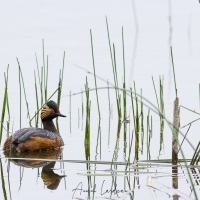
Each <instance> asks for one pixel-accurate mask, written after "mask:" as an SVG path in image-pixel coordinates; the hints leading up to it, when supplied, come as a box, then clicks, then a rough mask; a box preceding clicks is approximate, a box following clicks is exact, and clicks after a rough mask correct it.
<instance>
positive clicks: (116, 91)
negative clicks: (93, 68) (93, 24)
mask: <svg viewBox="0 0 200 200" xmlns="http://www.w3.org/2000/svg"><path fill="white" fill-rule="evenodd" d="M106 27H107V35H108V42H109V50H110V58H111V62H112V68H113V77H114V85H115V95H116V101H117V110H118V118H119V119H120V118H121V98H120V95H119V91H118V90H117V88H118V80H117V70H116V57H115V45H114V44H113V54H112V47H111V42H110V33H109V26H108V21H107V17H106Z"/></svg>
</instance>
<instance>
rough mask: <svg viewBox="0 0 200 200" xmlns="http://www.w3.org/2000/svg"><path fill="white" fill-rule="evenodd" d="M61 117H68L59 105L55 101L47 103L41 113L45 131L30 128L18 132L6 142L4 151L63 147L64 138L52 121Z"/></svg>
mask: <svg viewBox="0 0 200 200" xmlns="http://www.w3.org/2000/svg"><path fill="white" fill-rule="evenodd" d="M59 116H60V117H66V116H65V115H62V114H61V113H60V111H59V108H58V105H57V104H56V103H55V102H54V101H49V102H47V103H46V104H45V105H44V106H43V108H42V111H41V119H42V123H43V127H44V129H41V128H32V127H30V128H23V129H20V130H18V131H17V132H15V133H14V134H13V135H11V136H10V137H9V138H8V139H7V140H6V141H5V143H4V147H3V150H4V151H10V150H11V152H23V151H24V152H26V151H41V150H49V149H55V148H59V147H61V146H63V145H64V143H63V140H62V137H61V136H60V133H59V132H58V131H57V129H56V127H55V125H54V123H53V121H52V120H53V119H54V118H55V117H59Z"/></svg>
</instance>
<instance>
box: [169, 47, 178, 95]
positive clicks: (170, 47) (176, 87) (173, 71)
mask: <svg viewBox="0 0 200 200" xmlns="http://www.w3.org/2000/svg"><path fill="white" fill-rule="evenodd" d="M170 52H171V59H172V68H173V75H174V88H175V94H176V97H177V87H176V75H175V69H174V59H173V52H172V46H171V47H170Z"/></svg>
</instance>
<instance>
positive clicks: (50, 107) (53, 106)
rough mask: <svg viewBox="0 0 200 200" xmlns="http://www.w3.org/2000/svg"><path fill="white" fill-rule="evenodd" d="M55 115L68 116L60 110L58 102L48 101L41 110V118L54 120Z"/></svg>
mask: <svg viewBox="0 0 200 200" xmlns="http://www.w3.org/2000/svg"><path fill="white" fill-rule="evenodd" d="M55 117H66V116H65V115H62V114H61V113H60V111H59V108H58V105H57V103H55V102H54V101H52V100H51V101H48V102H47V103H46V104H45V105H44V106H43V108H42V110H41V119H42V121H45V120H52V119H53V118H55Z"/></svg>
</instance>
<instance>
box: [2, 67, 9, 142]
mask: <svg viewBox="0 0 200 200" xmlns="http://www.w3.org/2000/svg"><path fill="white" fill-rule="evenodd" d="M8 70H9V65H8V67H7V73H4V79H5V90H4V97H3V105H2V112H1V125H0V144H1V140H2V133H3V124H4V118H5V111H6V104H7V97H8Z"/></svg>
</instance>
